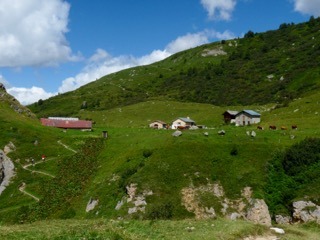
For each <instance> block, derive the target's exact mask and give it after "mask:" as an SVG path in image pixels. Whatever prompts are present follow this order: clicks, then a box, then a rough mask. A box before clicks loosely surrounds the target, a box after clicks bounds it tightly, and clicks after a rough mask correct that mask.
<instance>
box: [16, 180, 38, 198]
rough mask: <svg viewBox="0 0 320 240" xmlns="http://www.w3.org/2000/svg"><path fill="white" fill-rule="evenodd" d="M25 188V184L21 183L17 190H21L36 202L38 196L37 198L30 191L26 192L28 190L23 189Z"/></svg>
mask: <svg viewBox="0 0 320 240" xmlns="http://www.w3.org/2000/svg"><path fill="white" fill-rule="evenodd" d="M25 188H26V184H25V183H22V184H21V186H20V187H19V191H20V192H22V193H23V194H25V195H28V196H30V197H32V198H33V199H34V200H36V201H37V202H39V201H40V199H39V198H37V197H36V196H34V195H32V194H31V193H28V192H27V191H26V190H25Z"/></svg>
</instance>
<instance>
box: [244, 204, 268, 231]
mask: <svg viewBox="0 0 320 240" xmlns="http://www.w3.org/2000/svg"><path fill="white" fill-rule="evenodd" d="M246 218H247V219H248V220H249V221H251V222H254V223H258V224H262V225H266V226H271V217H270V213H269V209H268V206H267V204H266V203H265V201H264V200H263V199H252V200H251V202H250V205H249V208H248V211H247V215H246Z"/></svg>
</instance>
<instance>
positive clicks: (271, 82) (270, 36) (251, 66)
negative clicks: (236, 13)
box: [29, 18, 320, 116]
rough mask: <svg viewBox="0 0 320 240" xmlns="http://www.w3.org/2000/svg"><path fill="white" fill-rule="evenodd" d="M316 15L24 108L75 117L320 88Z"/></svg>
mask: <svg viewBox="0 0 320 240" xmlns="http://www.w3.org/2000/svg"><path fill="white" fill-rule="evenodd" d="M319 27H320V19H319V18H317V19H311V20H310V21H309V22H307V23H301V24H297V25H293V24H282V25H281V26H280V28H279V29H278V30H274V31H268V32H265V33H256V34H255V33H252V32H248V33H247V34H246V35H245V37H244V38H241V39H233V40H228V41H221V42H215V43H211V44H207V45H203V46H200V47H197V48H194V49H190V50H187V51H184V52H180V53H177V54H175V55H173V56H171V57H169V58H168V59H165V60H163V61H160V62H157V63H154V64H151V65H148V66H141V67H135V68H131V69H127V70H124V71H121V72H118V73H114V74H110V75H107V76H105V77H103V78H101V79H99V80H97V81H94V82H92V83H90V84H87V85H85V86H83V87H81V88H79V89H77V90H75V91H72V92H68V93H65V94H60V95H58V96H55V97H52V98H50V99H48V100H45V101H42V100H40V101H38V102H37V103H35V104H32V105H30V106H29V107H30V108H31V110H32V111H33V112H34V113H36V114H37V115H38V116H49V115H61V116H66V115H69V116H71V115H76V114H78V112H79V110H81V109H90V110H104V109H112V108H115V107H122V106H126V105H131V104H135V103H139V102H143V101H147V100H151V101H152V100H166V101H169V100H171V101H179V102H198V103H209V104H214V105H220V106H221V105H251V104H266V103H270V102H279V103H282V104H287V103H288V102H290V101H291V100H292V99H294V98H297V97H299V96H301V95H302V94H304V93H308V92H310V91H314V90H319V87H320V73H319V69H318V62H319V60H320V59H319V56H320V44H319V39H320V32H319V31H318V29H319Z"/></svg>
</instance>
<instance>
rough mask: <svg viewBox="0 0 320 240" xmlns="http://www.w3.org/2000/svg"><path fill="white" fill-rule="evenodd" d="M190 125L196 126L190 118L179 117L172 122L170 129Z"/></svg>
mask: <svg viewBox="0 0 320 240" xmlns="http://www.w3.org/2000/svg"><path fill="white" fill-rule="evenodd" d="M192 126H196V123H195V121H193V120H192V119H190V118H189V117H179V118H178V119H176V120H175V121H173V122H172V125H171V128H172V129H179V128H181V129H183V128H189V127H192Z"/></svg>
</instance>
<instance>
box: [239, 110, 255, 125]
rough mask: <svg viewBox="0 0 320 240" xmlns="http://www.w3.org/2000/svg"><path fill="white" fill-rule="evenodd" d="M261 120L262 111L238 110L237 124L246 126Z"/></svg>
mask: <svg viewBox="0 0 320 240" xmlns="http://www.w3.org/2000/svg"><path fill="white" fill-rule="evenodd" d="M260 121H261V115H260V113H257V112H255V111H253V110H242V111H240V112H238V113H237V114H236V116H235V123H236V126H246V125H251V124H256V123H259V122H260Z"/></svg>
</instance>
